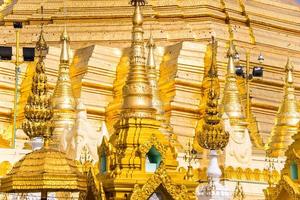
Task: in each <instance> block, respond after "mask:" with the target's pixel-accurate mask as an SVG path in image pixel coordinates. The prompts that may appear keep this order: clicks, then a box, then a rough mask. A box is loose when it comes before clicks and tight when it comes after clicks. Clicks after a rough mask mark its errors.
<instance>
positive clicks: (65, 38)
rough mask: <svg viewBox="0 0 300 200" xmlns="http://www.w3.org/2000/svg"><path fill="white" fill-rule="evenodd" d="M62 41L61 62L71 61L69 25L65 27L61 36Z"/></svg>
mask: <svg viewBox="0 0 300 200" xmlns="http://www.w3.org/2000/svg"><path fill="white" fill-rule="evenodd" d="M60 41H61V42H62V47H61V54H60V62H61V63H67V64H68V63H69V61H70V57H69V42H70V37H69V35H68V33H67V27H66V26H65V27H64V30H63V32H62V34H61V36H60Z"/></svg>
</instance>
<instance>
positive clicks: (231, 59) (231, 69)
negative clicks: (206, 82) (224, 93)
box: [227, 39, 235, 75]
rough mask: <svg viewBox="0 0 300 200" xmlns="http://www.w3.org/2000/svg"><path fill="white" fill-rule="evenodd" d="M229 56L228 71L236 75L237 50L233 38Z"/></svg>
mask: <svg viewBox="0 0 300 200" xmlns="http://www.w3.org/2000/svg"><path fill="white" fill-rule="evenodd" d="M227 57H228V66H227V73H228V74H231V75H235V66H234V57H235V50H234V45H233V41H232V40H231V39H230V40H229V48H228V51H227Z"/></svg>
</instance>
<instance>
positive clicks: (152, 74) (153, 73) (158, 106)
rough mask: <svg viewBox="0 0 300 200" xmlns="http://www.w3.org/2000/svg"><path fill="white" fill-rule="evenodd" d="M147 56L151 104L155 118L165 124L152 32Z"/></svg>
mask: <svg viewBox="0 0 300 200" xmlns="http://www.w3.org/2000/svg"><path fill="white" fill-rule="evenodd" d="M147 47H148V57H147V69H148V70H147V74H148V78H149V83H150V87H151V91H152V106H153V108H154V109H155V110H156V119H157V120H158V121H162V122H163V123H164V126H167V124H165V122H166V119H165V117H164V114H165V112H164V108H163V102H162V100H161V98H160V94H159V88H158V83H157V82H158V77H157V74H158V71H157V69H156V62H155V55H154V50H155V43H154V39H153V36H152V34H151V35H150V38H149V41H148V44H147Z"/></svg>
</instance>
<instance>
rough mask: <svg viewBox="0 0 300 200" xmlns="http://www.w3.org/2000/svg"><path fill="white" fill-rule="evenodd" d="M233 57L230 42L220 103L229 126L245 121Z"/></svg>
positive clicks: (233, 50)
mask: <svg viewBox="0 0 300 200" xmlns="http://www.w3.org/2000/svg"><path fill="white" fill-rule="evenodd" d="M234 56H235V49H234V46H233V41H232V40H230V41H229V48H228V52H227V57H228V64H227V74H226V79H225V86H224V93H223V102H222V103H223V110H224V112H225V113H226V114H227V116H228V118H229V119H230V121H231V124H233V123H234V124H236V122H237V123H240V122H241V121H244V120H245V116H244V111H243V107H242V104H241V97H240V94H239V88H238V84H237V77H236V74H235V65H234Z"/></svg>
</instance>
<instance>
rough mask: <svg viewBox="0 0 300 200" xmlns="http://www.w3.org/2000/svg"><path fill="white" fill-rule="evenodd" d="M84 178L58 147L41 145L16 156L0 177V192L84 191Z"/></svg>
mask: <svg viewBox="0 0 300 200" xmlns="http://www.w3.org/2000/svg"><path fill="white" fill-rule="evenodd" d="M86 187H87V186H86V179H85V176H84V175H83V174H81V173H80V172H79V170H78V168H77V166H76V163H75V162H74V161H73V160H71V159H69V158H67V157H66V155H65V154H64V153H62V152H60V151H58V150H55V149H49V148H42V149H39V150H37V151H34V152H31V153H29V154H27V155H26V156H24V157H23V158H22V159H21V160H19V161H18V162H17V163H16V164H15V165H14V167H13V169H12V170H11V171H10V172H9V173H8V174H7V175H6V176H5V177H4V178H3V179H1V191H2V192H17V193H27V192H42V191H46V192H50V191H55V192H58V191H65V192H72V191H85V190H86Z"/></svg>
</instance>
